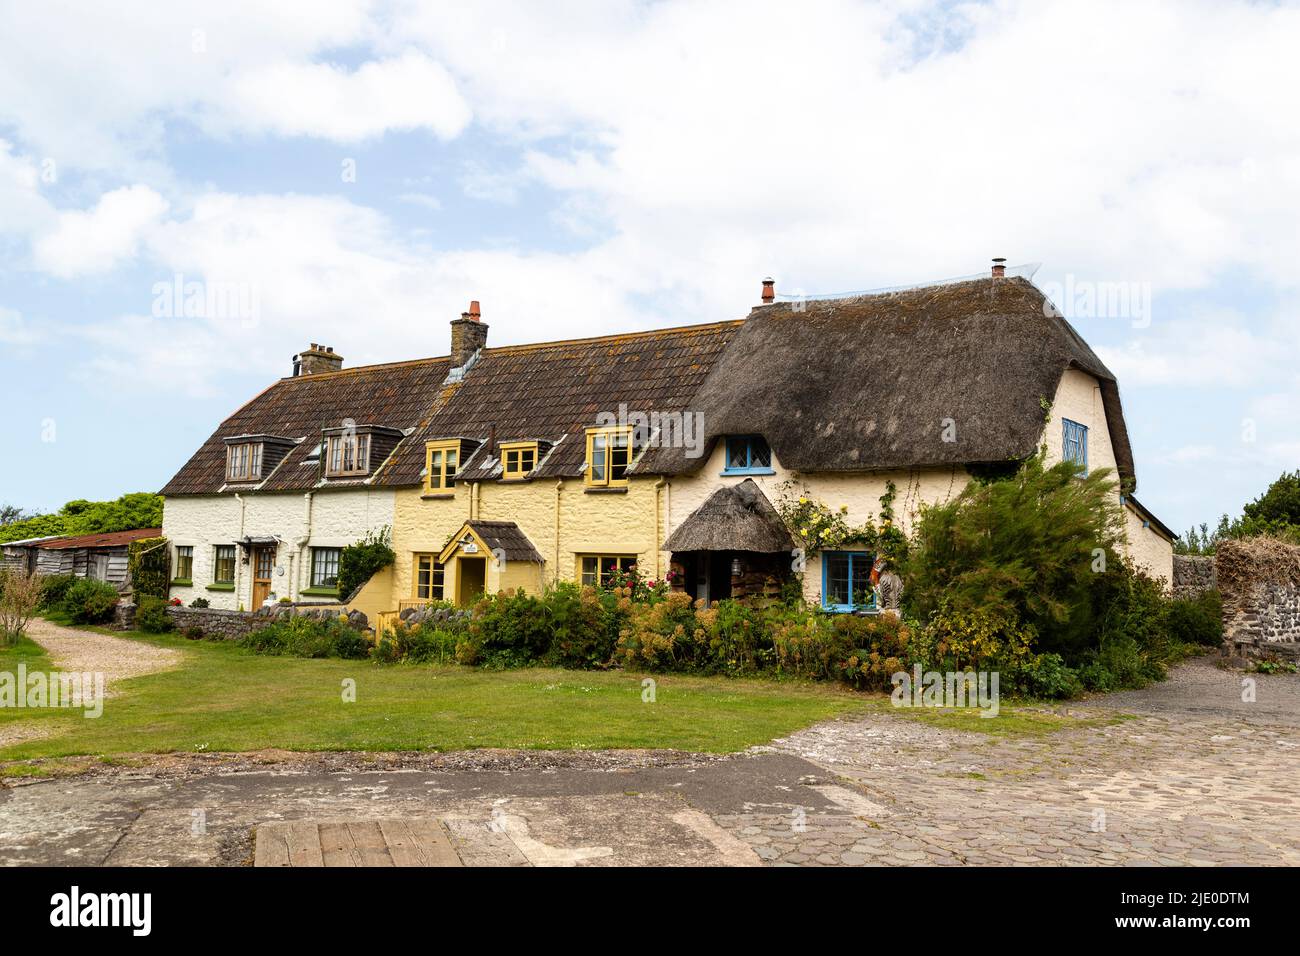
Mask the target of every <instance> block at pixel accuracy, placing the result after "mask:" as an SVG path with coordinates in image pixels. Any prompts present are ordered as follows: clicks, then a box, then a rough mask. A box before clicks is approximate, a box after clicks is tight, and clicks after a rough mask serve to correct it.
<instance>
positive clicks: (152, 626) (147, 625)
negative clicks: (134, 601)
mask: <svg viewBox="0 0 1300 956" xmlns="http://www.w3.org/2000/svg"><path fill="white" fill-rule="evenodd" d="M135 626H136V627H138V628H139V629H140V630H142V631H144V632H145V633H146V634H165V633H166V632H167V631H171V630H174V629H175V627H176V625H175V624H173V623H172V619H171V617H170V616H169V615H168V614H167V602H166V601H164V600H163V599H162V598H157V597H153V596H152V595H149V594H145V595H142V596H141V597H140V603H139V604H138V605H137V606H136V609H135Z"/></svg>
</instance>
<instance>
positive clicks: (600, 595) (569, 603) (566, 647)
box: [542, 582, 631, 668]
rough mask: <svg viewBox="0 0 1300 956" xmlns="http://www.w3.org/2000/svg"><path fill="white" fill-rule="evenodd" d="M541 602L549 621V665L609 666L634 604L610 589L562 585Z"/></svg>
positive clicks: (554, 587)
mask: <svg viewBox="0 0 1300 956" xmlns="http://www.w3.org/2000/svg"><path fill="white" fill-rule="evenodd" d="M542 601H543V603H544V604H545V606H546V609H547V616H548V618H549V620H550V627H551V640H550V646H549V647H548V648H547V650H546V653H545V661H546V663H548V664H550V665H552V666H555V667H572V668H593V667H607V666H609V664H610V661H611V660H612V658H613V656H614V649H615V648H616V647H617V645H618V632H619V630H620V628H621V627H622V625H623V623H624V621H625V620H626V619H627V615H628V613H629V609H630V607H631V602H630V601H629V599H628V598H626V597H624V596H622V595H619V594H616V593H614V592H613V591H611V590H608V589H600V590H598V589H596V588H592V587H578V586H577V585H575V584H571V583H569V582H560V583H559V584H556V585H554V586H553V587H551V588H550V589H548V590H547V591H546V593H545V594H544V595H543V596H542Z"/></svg>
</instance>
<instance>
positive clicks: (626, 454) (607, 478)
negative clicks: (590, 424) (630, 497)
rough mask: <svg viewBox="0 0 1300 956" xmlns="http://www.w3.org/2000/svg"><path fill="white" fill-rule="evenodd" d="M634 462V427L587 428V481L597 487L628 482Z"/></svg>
mask: <svg viewBox="0 0 1300 956" xmlns="http://www.w3.org/2000/svg"><path fill="white" fill-rule="evenodd" d="M631 463H632V429H631V428H622V427H613V428H588V429H587V484H589V485H592V486H594V487H597V488H602V487H605V488H607V487H610V486H616V485H626V484H627V469H628V466H629V465H630V464H631Z"/></svg>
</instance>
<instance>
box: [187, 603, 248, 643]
mask: <svg viewBox="0 0 1300 956" xmlns="http://www.w3.org/2000/svg"><path fill="white" fill-rule="evenodd" d="M167 616H168V617H170V618H171V619H172V623H173V624H175V625H176V629H177V630H178V631H180V632H181V633H185V632H186V631H192V630H194V629H197V630H200V631H202V632H203V636H204V637H207V638H221V639H224V640H227V641H237V640H239V639H240V638H241V637H247V636H248V635H249V634H251V633H252V632H253V631H255V630H257V629H258V628H259V627H265V626H266V623H267V622H266V618H264V617H261V618H259V617H258V616H257V615H255V614H248V613H245V612H243V611H224V610H221V609H219V608H213V607H204V608H199V607H169V608H168V609H167Z"/></svg>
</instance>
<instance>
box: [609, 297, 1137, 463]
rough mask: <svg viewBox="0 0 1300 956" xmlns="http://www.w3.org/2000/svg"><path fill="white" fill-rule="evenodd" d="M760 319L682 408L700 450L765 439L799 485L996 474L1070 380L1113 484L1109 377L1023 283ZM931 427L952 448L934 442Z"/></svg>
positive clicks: (659, 456)
mask: <svg viewBox="0 0 1300 956" xmlns="http://www.w3.org/2000/svg"><path fill="white" fill-rule="evenodd" d="M802 308H803V311H799V309H798V307H797V306H796V305H795V304H792V303H780V304H774V305H767V306H761V307H759V308H756V309H754V310H753V312H751V314H750V316H749V318H748V319H747V320H746V322H745V324H744V326H743V327H742V328H741V330H740V332H739V333H738V334H737V335H736V336H735V337H734V339H733V340H732V341H731V343H730V344H729V345H728V346H727V350H726V353H725V354H724V355H723V357H722V359H721V360H720V361H719V362H718V363H717V364H716V365H715V366H714V368H713V371H712V372H710V374H709V377H708V379H707V380H706V381H705V383H704V385H703V387H701V388H700V390H699V392H698V393H697V394H696V395H695V399H694V401H693V402H692V403H691V406H692V408H695V409H699V410H701V411H702V412H703V415H704V428H705V434H706V438H707V439H708V441H709V443H710V446H711V445H712V444H713V443H715V442H716V440H717V439H718V438H719V437H721V436H724V435H736V434H759V435H762V436H763V437H765V438H766V439H767V441H768V443H769V444H770V445H771V447H772V450H773V452H775V454H776V456H777V458H778V459H779V460H780V462H781V464H782V465H784V466H785V467H787V468H790V469H793V470H796V471H801V472H826V471H866V470H874V469H887V468H910V467H920V466H928V465H937V466H943V465H965V464H970V463H990V462H1005V461H1007V460H1010V459H1019V458H1025V457H1028V456H1029V455H1031V454H1033V453H1034V451H1035V450H1036V448H1037V446H1038V443H1039V441H1040V439H1041V437H1042V432H1043V420H1044V410H1043V407H1042V402H1043V401H1044V400H1046V401H1051V400H1052V398H1053V396H1054V395H1055V394H1056V389H1057V386H1058V385H1059V383H1060V381H1061V376H1062V375H1063V374H1064V373H1065V371H1066V370H1067V369H1069V368H1078V369H1081V370H1082V371H1084V372H1086V373H1088V374H1089V375H1092V376H1094V377H1095V378H1097V379H1098V380H1099V381H1100V383H1101V395H1102V400H1103V402H1104V405H1105V412H1106V420H1107V423H1108V424H1109V426H1110V435H1111V441H1112V443H1113V445H1114V449H1115V458H1116V461H1117V463H1118V465H1119V474H1120V477H1121V478H1123V479H1125V480H1127V481H1129V482H1131V481H1132V478H1133V455H1132V451H1131V450H1130V447H1129V440H1128V431H1127V429H1126V428H1125V425H1124V417H1123V413H1122V411H1121V408H1120V401H1119V389H1118V387H1117V386H1116V383H1115V376H1114V375H1112V374H1111V372H1110V371H1109V370H1108V369H1107V368H1106V366H1105V365H1104V364H1103V363H1102V361H1101V360H1100V359H1099V358H1098V357H1097V356H1096V354H1095V353H1094V352H1093V351H1092V349H1090V348H1089V347H1088V345H1087V344H1086V343H1085V342H1084V341H1083V339H1082V338H1080V337H1079V334H1078V333H1077V332H1075V330H1074V329H1073V328H1072V327H1071V326H1070V324H1069V323H1068V322H1066V321H1065V319H1064V318H1062V317H1061V315H1060V313H1059V312H1057V311H1056V309H1055V308H1054V307H1053V306H1052V305H1051V303H1050V302H1049V301H1048V300H1047V299H1046V298H1045V297H1044V295H1043V293H1042V292H1040V291H1039V290H1038V289H1037V288H1036V287H1035V286H1034V285H1033V284H1032V283H1030V282H1028V281H1026V280H1024V279H1020V278H1001V279H992V278H989V279H980V280H974V281H967V282H958V283H951V284H947V285H936V286H928V287H923V288H918V289H912V290H908V291H904V292H892V293H884V294H879V295H865V296H858V297H854V298H848V299H828V300H814V301H809V302H807V303H803V304H802ZM945 419H951V420H952V421H953V422H954V423H955V426H956V439H957V440H956V441H955V442H945V441H943V429H944V421H945ZM706 457H707V456H705V457H696V458H688V457H686V454H685V452H684V451H683V450H682V449H653V450H652V451H651V452H650V453H648V454H647V455H646V456H645V457H644V458H643V460H642V461H641V462H639V463H638V465H637V466H636V467H635V468H634V469H633V470H634V471H635V472H639V473H650V474H654V473H663V474H676V473H681V472H689V471H694V470H696V469H698V468H699V467H700V466H701V465H702V464H703V463H704V461H705V458H706Z"/></svg>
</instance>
